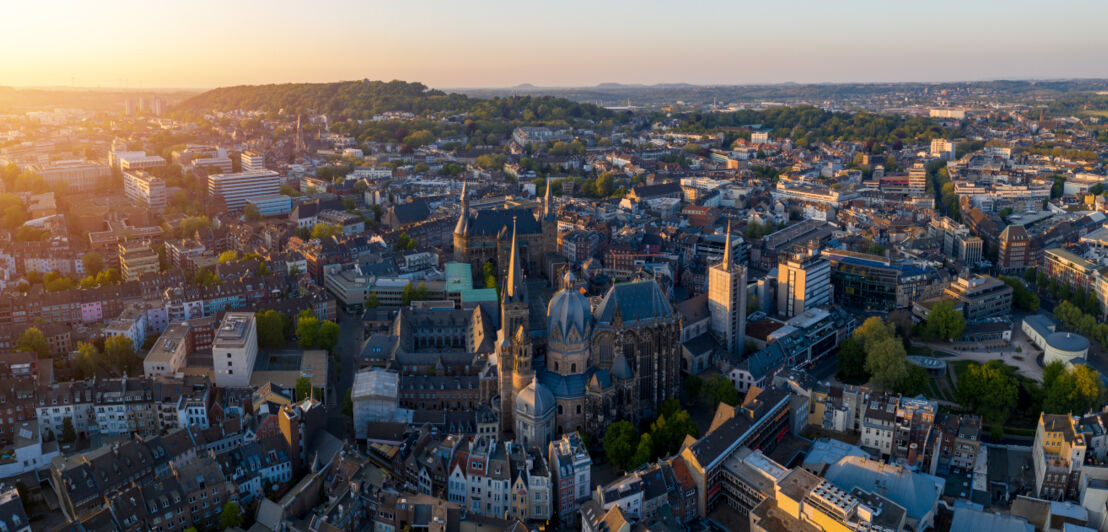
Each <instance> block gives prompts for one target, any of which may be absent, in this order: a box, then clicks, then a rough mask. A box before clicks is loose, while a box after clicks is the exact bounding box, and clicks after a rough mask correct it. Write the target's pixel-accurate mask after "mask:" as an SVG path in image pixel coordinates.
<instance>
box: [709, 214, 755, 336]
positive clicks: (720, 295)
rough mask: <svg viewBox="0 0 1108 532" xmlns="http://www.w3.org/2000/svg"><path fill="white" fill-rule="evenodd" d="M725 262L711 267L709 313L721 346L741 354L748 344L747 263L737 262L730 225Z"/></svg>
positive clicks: (724, 256)
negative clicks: (732, 251)
mask: <svg viewBox="0 0 1108 532" xmlns="http://www.w3.org/2000/svg"><path fill="white" fill-rule="evenodd" d="M724 238H725V240H724V242H725V245H724V250H723V262H720V263H719V264H717V265H715V266H712V267H711V268H709V269H708V313H709V314H710V315H711V329H712V333H713V334H714V335H715V336H716V338H717V339H718V340H719V343H720V345H722V346H723V348H724V349H725V350H726V351H727V352H728V353H732V354H734V355H738V356H742V354H743V350H744V349H745V347H746V266H743V265H741V264H734V263H733V258H732V255H731V225H730V223H728V226H727V235H726V236H725V237H724Z"/></svg>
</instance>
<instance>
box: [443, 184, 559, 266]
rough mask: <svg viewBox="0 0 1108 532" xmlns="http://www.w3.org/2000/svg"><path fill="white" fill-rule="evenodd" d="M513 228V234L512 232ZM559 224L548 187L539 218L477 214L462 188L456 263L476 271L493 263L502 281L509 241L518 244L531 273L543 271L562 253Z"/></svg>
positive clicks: (526, 213)
mask: <svg viewBox="0 0 1108 532" xmlns="http://www.w3.org/2000/svg"><path fill="white" fill-rule="evenodd" d="M510 228H511V231H512V232H511V234H509V229H510ZM557 238H558V221H557V219H556V218H555V216H554V208H553V204H552V203H551V199H550V187H546V196H545V198H544V200H543V208H542V212H541V213H540V214H539V215H538V216H536V214H535V213H534V212H533V211H532V210H531V209H484V210H478V211H475V212H473V213H471V212H470V209H469V199H468V198H467V197H466V185H465V183H463V184H462V213H461V215H460V216H459V217H458V224H457V225H456V226H454V262H468V263H469V264H472V265H473V268H474V270H475V271H480V269H481V268H482V267H483V266H484V265H485V263H486V262H493V263H495V264H497V265H498V266H499V275H498V277H500V278H503V277H504V276H505V275H506V274H507V266H508V255H509V254H510V253H512V250H511V249H509V248H510V247H511V246H509V240H515V241H516V244H514V246H517V247H518V248H519V249H518V251H519V253H520V255H521V257H522V259H523V260H524V261H525V262H524V264H523V265H522V266H523V269H524V270H526V271H527V272H531V273H532V274H533V273H534V272H539V271H542V270H541V269H542V266H543V258H544V257H545V256H546V255H547V254H552V253H557V251H558V249H557V248H558V242H557Z"/></svg>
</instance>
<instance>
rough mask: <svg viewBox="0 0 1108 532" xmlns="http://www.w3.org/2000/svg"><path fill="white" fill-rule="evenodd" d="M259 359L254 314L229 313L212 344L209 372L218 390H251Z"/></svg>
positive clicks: (221, 323) (220, 325) (225, 316)
mask: <svg viewBox="0 0 1108 532" xmlns="http://www.w3.org/2000/svg"><path fill="white" fill-rule="evenodd" d="M257 357H258V326H257V320H255V319H254V313H253V312H228V313H227V314H226V315H224V316H223V321H222V322H220V324H219V330H217V331H216V332H215V339H214V340H213V341H212V370H213V371H214V372H215V385H216V386H219V387H220V388H245V387H247V386H250V373H251V372H253V371H254V359H255V358H257Z"/></svg>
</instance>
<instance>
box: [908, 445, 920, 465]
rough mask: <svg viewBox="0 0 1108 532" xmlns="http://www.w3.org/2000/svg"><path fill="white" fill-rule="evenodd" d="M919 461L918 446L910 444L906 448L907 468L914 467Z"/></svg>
mask: <svg viewBox="0 0 1108 532" xmlns="http://www.w3.org/2000/svg"><path fill="white" fill-rule="evenodd" d="M918 459H919V445H918V444H915V443H913V444H911V445H909V446H908V467H916V460H918Z"/></svg>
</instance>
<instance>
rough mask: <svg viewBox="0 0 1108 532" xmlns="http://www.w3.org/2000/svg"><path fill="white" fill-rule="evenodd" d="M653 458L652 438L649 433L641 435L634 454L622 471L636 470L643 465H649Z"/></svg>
mask: <svg viewBox="0 0 1108 532" xmlns="http://www.w3.org/2000/svg"><path fill="white" fill-rule="evenodd" d="M653 457H654V438H652V437H651V436H650V433H646V434H643V435H642V436H641V437H640V438H639V445H638V446H637V447H636V448H635V454H633V455H631V459H630V460H629V461H628V463H627V467H625V468H624V469H636V468H638V467H639V466H641V465H643V464H646V463H649V462H650V460H651V459H652V458H653Z"/></svg>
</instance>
